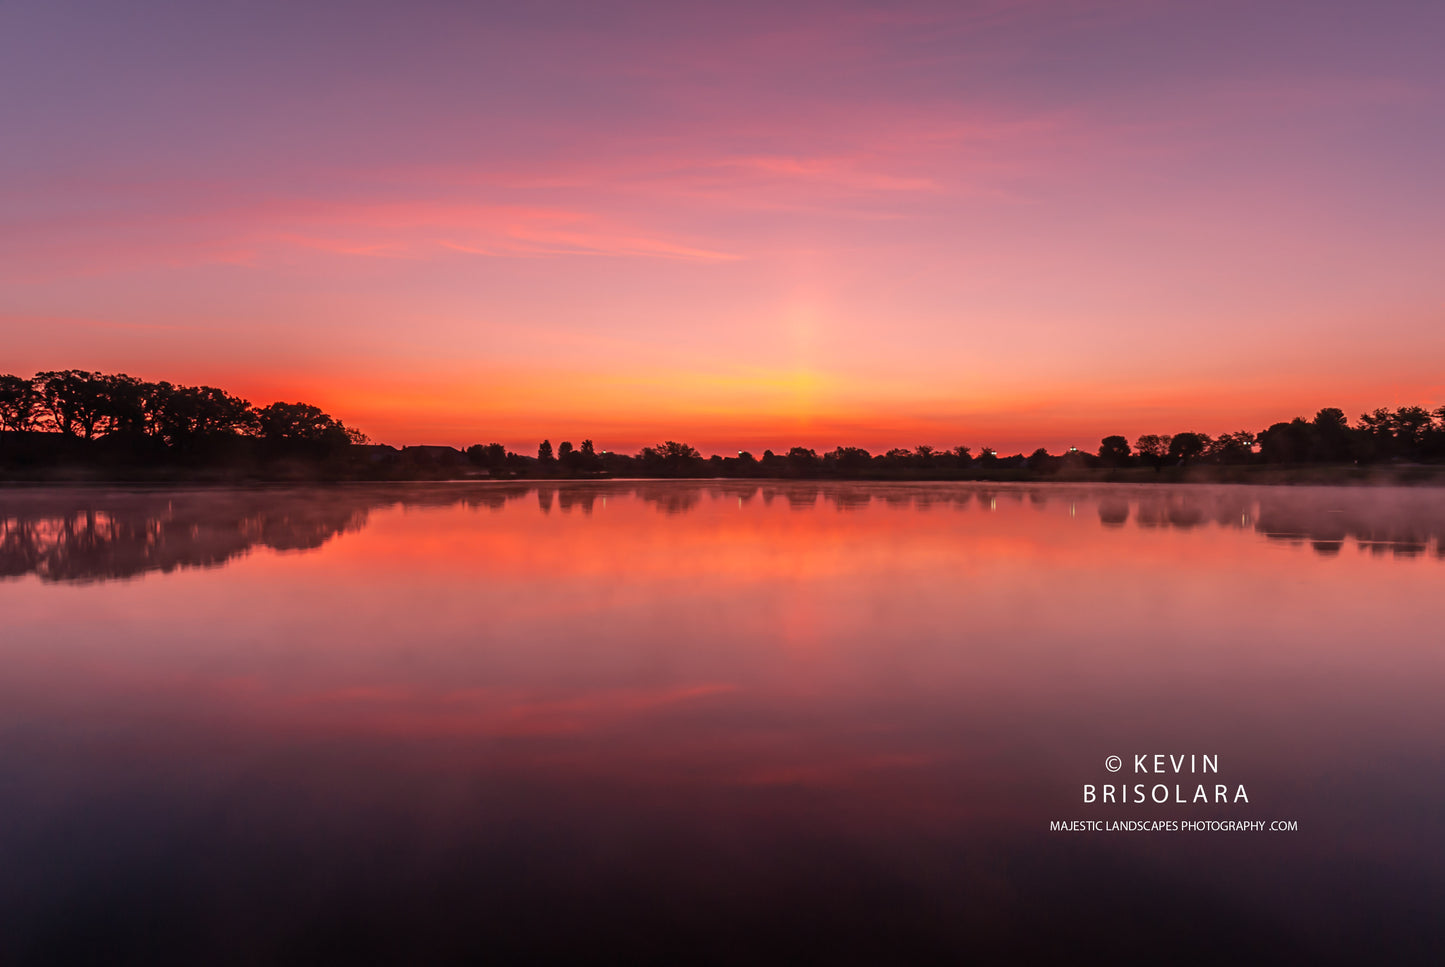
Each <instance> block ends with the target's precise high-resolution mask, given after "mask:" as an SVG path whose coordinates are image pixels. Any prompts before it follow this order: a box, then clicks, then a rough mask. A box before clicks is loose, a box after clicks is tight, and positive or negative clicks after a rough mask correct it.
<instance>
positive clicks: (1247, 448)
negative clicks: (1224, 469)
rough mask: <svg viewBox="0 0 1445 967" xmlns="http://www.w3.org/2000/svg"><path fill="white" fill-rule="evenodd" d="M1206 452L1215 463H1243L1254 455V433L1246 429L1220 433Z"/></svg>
mask: <svg viewBox="0 0 1445 967" xmlns="http://www.w3.org/2000/svg"><path fill="white" fill-rule="evenodd" d="M1206 453H1207V456H1208V457H1209V459H1210V460H1213V461H1214V462H1215V463H1231V464H1234V463H1245V462H1247V461H1248V460H1249V459H1250V458H1251V457H1252V456H1254V434H1253V433H1250V432H1248V431H1247V430H1240V431H1238V432H1237V433H1223V434H1220V436H1219V437H1218V439H1216V440H1214V441H1213V442H1211V443H1210V444H1209V449H1208V450H1207V451H1206Z"/></svg>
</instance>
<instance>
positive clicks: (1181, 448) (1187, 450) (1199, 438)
mask: <svg viewBox="0 0 1445 967" xmlns="http://www.w3.org/2000/svg"><path fill="white" fill-rule="evenodd" d="M1211 442H1212V441H1211V440H1210V439H1209V437H1208V436H1207V435H1206V434H1203V433H1187V432H1186V433H1176V434H1174V436H1173V437H1171V438H1170V440H1169V459H1170V460H1173V461H1175V462H1176V463H1178V464H1180V465H1181V466H1183V465H1185V464H1187V463H1189V461H1190V460H1193V459H1194V458H1195V457H1197V456H1199V455H1200V454H1202V453H1203V452H1204V451H1205V449H1206V448H1207V447H1208V446H1209V444H1210V443H1211Z"/></svg>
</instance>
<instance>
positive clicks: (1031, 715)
mask: <svg viewBox="0 0 1445 967" xmlns="http://www.w3.org/2000/svg"><path fill="white" fill-rule="evenodd" d="M1442 502H1445V496H1442V495H1441V494H1440V492H1437V491H1427V490H1418V491H1415V490H1308V489H1278V490H1275V489H1251V488H1229V487H1220V488H1197V487H1162V488H1156V487H1074V486H1054V487H1023V486H1019V487H1009V486H954V485H936V484H918V485H895V484H856V485H855V484H842V483H831V482H828V483H789V484H782V483H758V482H745V481H718V482H703V483H665V482H608V483H589V484H575V485H574V484H565V485H564V484H500V485H490V484H483V485H470V484H468V485H419V486H412V485H406V486H400V487H387V486H375V487H373V486H356V487H338V488H319V489H307V488H299V489H261V490H199V489H189V490H177V491H154V490H152V491H142V490H93V489H92V490H85V489H73V490H63V491H39V490H7V491H3V492H0V527H3V537H4V540H3V554H4V557H3V560H4V562H5V563H4V570H5V573H6V574H8V575H10V576H11V577H12V578H13V579H12V580H8V581H3V582H0V614H3V616H4V618H3V622H4V624H3V634H0V667H3V668H4V669H5V674H4V675H0V817H3V818H4V822H3V823H0V859H3V862H0V911H3V912H4V916H0V963H6V964H9V963H19V964H24V963H32V962H34V963H68V962H91V963H107V964H110V963H146V964H151V963H226V962H232V963H284V962H295V963H319V962H344V963H358V962H366V963H370V962H406V963H428V964H430V963H477V962H488V963H494V962H519V963H540V962H568V963H587V962H592V963H606V962H618V961H621V962H634V963H636V962H653V963H668V964H676V963H698V962H703V963H800V962H827V963H860V964H870V965H871V964H877V963H900V962H901V963H928V962H943V963H958V962H966V961H968V960H970V959H984V960H989V959H992V960H997V961H999V962H1074V961H1080V960H1086V961H1087V960H1093V959H1102V960H1104V961H1106V962H1109V963H1129V962H1139V961H1141V960H1147V961H1150V962H1158V963H1186V962H1190V961H1194V962H1202V963H1222V962H1241V961H1245V962H1247V961H1269V962H1278V963H1297V962H1299V963H1327V962H1345V963H1348V962H1360V961H1361V960H1362V959H1371V960H1373V961H1376V962H1382V963H1385V962H1388V963H1410V962H1414V961H1421V962H1429V960H1428V957H1429V955H1431V954H1433V953H1434V952H1435V949H1434V948H1433V947H1432V946H1431V945H1430V943H1429V941H1430V940H1431V938H1432V936H1433V934H1432V933H1431V931H1432V930H1434V929H1435V928H1434V926H1433V925H1434V923H1435V921H1436V919H1438V905H1439V904H1438V900H1439V898H1440V896H1441V895H1442V886H1445V884H1442V871H1445V836H1442V834H1441V830H1440V826H1439V822H1438V816H1439V814H1440V812H1441V811H1442V810H1445V779H1442V777H1441V775H1440V773H1439V771H1438V769H1437V768H1436V765H1437V764H1438V763H1439V762H1440V761H1442V759H1445V711H1442V706H1441V703H1440V702H1439V696H1438V691H1439V682H1440V681H1442V680H1445V654H1442V652H1441V650H1440V649H1439V648H1438V646H1437V644H1436V642H1437V640H1438V633H1437V632H1438V628H1439V623H1440V619H1441V617H1442V615H1441V607H1440V605H1439V604H1438V603H1437V602H1438V597H1439V596H1438V584H1439V579H1440V573H1441V572H1440V569H1439V567H1438V559H1439V556H1440V544H1441V535H1442V523H1445V512H1442V511H1445V508H1442ZM1311 548H1312V549H1313V550H1311ZM252 551H259V552H256V553H251V552H252ZM1421 558H1423V560H1422V559H1421ZM143 575H149V577H147V578H146V579H144V580H135V579H136V578H139V577H141V576H143ZM108 579H129V580H108ZM1141 752H1201V753H1213V754H1217V755H1219V756H1220V757H1221V759H1222V762H1223V763H1224V770H1225V772H1226V776H1227V778H1228V780H1229V781H1231V782H1242V783H1245V784H1247V785H1248V786H1249V789H1250V795H1251V802H1250V804H1249V806H1248V808H1247V809H1246V808H1244V807H1239V808H1236V807H1233V806H1209V807H1207V808H1201V810H1200V812H1199V813H1198V818H1215V819H1232V818H1241V817H1245V818H1250V819H1264V820H1269V819H1291V820H1297V821H1299V822H1300V824H1301V826H1300V832H1299V833H1297V834H1294V835H1290V836H1284V835H1276V836H1270V835H1268V834H1262V835H1260V836H1255V837H1243V838H1231V837H1221V836H1211V835H1196V836H1178V835H1173V836H1167V835H1158V836H1155V835H1148V836H1139V835H1135V834H1127V835H1125V834H1116V835H1104V834H1099V835H1073V834H1069V835H1066V834H1062V833H1051V832H1049V831H1048V823H1049V821H1050V820H1055V819H1060V820H1070V819H1110V818H1113V819H1119V818H1130V819H1137V818H1140V817H1160V818H1171V817H1172V818H1178V817H1177V812H1178V810H1177V809H1176V808H1175V807H1162V806H1161V807H1156V806H1154V805H1152V804H1150V805H1147V806H1145V807H1143V808H1140V809H1137V810H1135V809H1132V808H1130V809H1125V808H1122V807H1118V806H1108V807H1101V808H1099V809H1098V810H1097V811H1093V812H1090V811H1088V810H1086V809H1085V807H1084V806H1083V804H1082V802H1081V798H1080V795H1079V793H1080V784H1081V783H1084V782H1101V781H1105V780H1106V779H1107V776H1108V774H1107V773H1105V772H1104V771H1103V765H1102V763H1103V761H1104V757H1105V756H1106V755H1108V754H1110V753H1114V754H1121V755H1129V754H1131V753H1141Z"/></svg>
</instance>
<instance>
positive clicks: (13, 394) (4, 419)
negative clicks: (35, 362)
mask: <svg viewBox="0 0 1445 967" xmlns="http://www.w3.org/2000/svg"><path fill="white" fill-rule="evenodd" d="M39 404H40V394H39V393H37V392H36V390H35V381H34V380H30V379H25V378H23V377H20V376H0V430H14V431H19V430H28V429H30V428H31V427H32V426H33V425H34V423H35V410H36V407H37V406H38V405H39Z"/></svg>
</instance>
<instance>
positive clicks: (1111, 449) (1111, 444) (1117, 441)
mask: <svg viewBox="0 0 1445 967" xmlns="http://www.w3.org/2000/svg"><path fill="white" fill-rule="evenodd" d="M1132 456H1133V454H1132V453H1131V452H1130V450H1129V441H1128V440H1127V439H1126V438H1124V437H1121V436H1117V435H1115V436H1106V437H1104V439H1102V440H1100V441H1099V460H1100V461H1102V462H1103V464H1104V466H1106V467H1125V466H1128V465H1129V460H1130V458H1131V457H1132Z"/></svg>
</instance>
